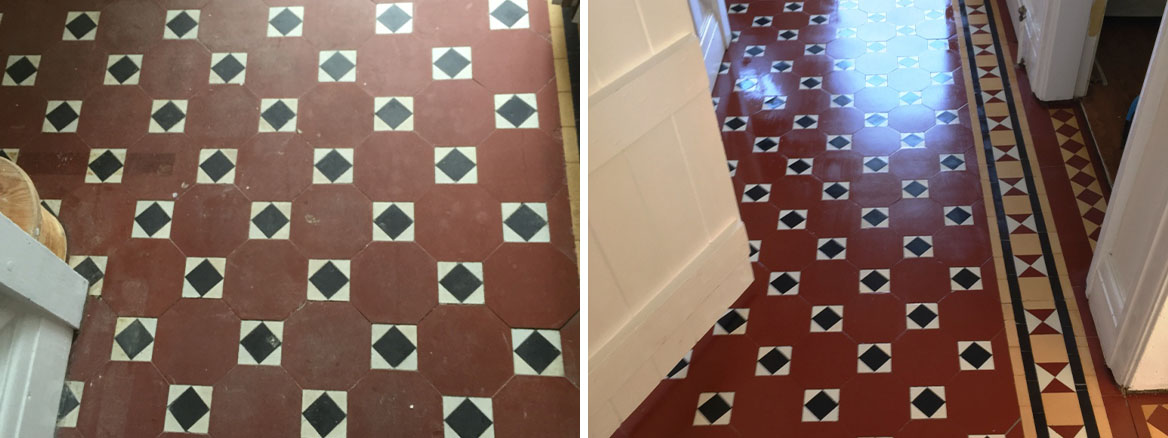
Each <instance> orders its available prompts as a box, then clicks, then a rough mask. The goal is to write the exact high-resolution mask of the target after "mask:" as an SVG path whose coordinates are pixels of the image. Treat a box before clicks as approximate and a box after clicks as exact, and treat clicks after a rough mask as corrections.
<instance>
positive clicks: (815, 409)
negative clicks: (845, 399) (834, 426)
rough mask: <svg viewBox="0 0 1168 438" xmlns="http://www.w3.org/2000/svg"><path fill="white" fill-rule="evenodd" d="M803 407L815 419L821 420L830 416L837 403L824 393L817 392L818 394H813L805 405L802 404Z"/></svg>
mask: <svg viewBox="0 0 1168 438" xmlns="http://www.w3.org/2000/svg"><path fill="white" fill-rule="evenodd" d="M803 406H805V407H806V408H807V410H808V411H810V412H811V414H812V415H814V416H815V418H818V419H820V420H822V419H824V418H827V416H828V415H830V414H831V412H832V411H834V410H835V408H836V407H838V406H839V403H837V402H836V401H835V400H834V399H832V398H831V396H830V395H827V393H826V392H823V391H819V393H818V394H815V396H814V397H811V399H810V400H807V403H804V404H803Z"/></svg>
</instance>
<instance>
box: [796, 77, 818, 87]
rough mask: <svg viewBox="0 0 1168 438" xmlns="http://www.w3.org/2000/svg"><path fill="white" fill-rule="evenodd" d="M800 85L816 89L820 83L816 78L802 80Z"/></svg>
mask: <svg viewBox="0 0 1168 438" xmlns="http://www.w3.org/2000/svg"><path fill="white" fill-rule="evenodd" d="M800 83H801V84H803V86H804V87H807V88H815V87H818V86H819V84H820V83H821V82H819V79H816V78H804V79H803V82H800Z"/></svg>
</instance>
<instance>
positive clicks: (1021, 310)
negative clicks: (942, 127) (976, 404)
mask: <svg viewBox="0 0 1168 438" xmlns="http://www.w3.org/2000/svg"><path fill="white" fill-rule="evenodd" d="M955 6H957V10H958V11H960V17H959V18H960V20H961V21H960V24H962V25H961V26H958V27H959V28H961V29H962V32H959V34H958V42H959V44H960V45H961V48H962V50H961V55H962V58H963V60H964V61H965V62H964V65H965V66H966V67H967V68H968V70H967V73H968V74H969V77H967V78H966V83H965V84H966V88H967V93H968V97H969V102H970V103H971V104H972V105H971V107H973V106H975V107H977V108H979V109H981V111H979V112H978V114H976V115H974V114H971V116H975V117H972V118H973V122H974V124H975V126H976V127H977V129H975V130H974V140H975V142H981V144H982V148H979V149H978V157H979V159H981V160H983V161H984V162H985V163H986V172H985V173H983V174H982V188H983V191H984V192H985V195H986V196H985V197H986V199H987V200H992V202H993V209H992V210H990V209H988V208H987V210H988V211H987V214H988V216H989V217H988V219H989V223H991V224H993V223H996V224H998V227H997V228H996V229H993V228H991V237H994V238H993V239H992V240H993V242H994V255H995V268H996V269H997V272H999V273H1002V275H1000V276H999V279H998V282H999V291H1000V293H1001V298H1002V304H1003V311H1004V315H1005V323H1006V326H1007V327H1010V326H1011V325H1012V326H1014V327H1016V330H1007V337H1008V339H1009V343H1010V347H1011V352H1010V355H1011V360H1012V361H1013V363H1016V364H1018V366H1017V367H1016V368H1015V386H1016V389H1017V391H1018V402H1019V405H1020V406H1021V407H1022V409H1023V412H1027V411H1029V412H1030V413H1031V414H1032V415H1029V416H1027V415H1023V418H1022V425H1023V432H1024V435H1025V436H1027V437H1030V436H1039V437H1048V436H1066V437H1078V436H1086V437H1091V438H1094V437H1101V436H1110V435H1111V433H1110V426H1109V424H1108V423H1107V415H1106V411H1105V410H1104V408H1103V402H1102V398H1101V396H1100V393H1099V388H1098V381H1097V379H1096V377H1095V371H1094V366H1093V364H1092V363H1091V358H1090V357H1091V356H1090V354H1089V352H1088V351H1087V342H1086V341H1085V340H1079V339H1077V338H1076V336H1077V335H1076V334H1081V333H1084V331H1083V325H1082V319H1081V317H1080V315H1079V309H1078V304H1077V302H1076V300H1075V298H1074V295H1073V293H1071V290H1072V289H1071V287H1070V281H1069V278H1068V277H1067V276H1066V274H1065V272H1067V269H1066V264H1065V262H1064V260H1063V258H1062V257H1063V256H1062V250H1061V247H1060V245H1059V241H1058V235H1057V233H1056V231H1055V230H1056V229H1055V226H1054V222H1053V216H1051V213H1050V212H1051V208H1050V205H1049V203H1048V201H1047V199H1046V198H1045V193H1046V190H1045V188H1044V187H1043V181H1042V178H1041V173H1040V170H1039V167H1038V163H1037V162H1036V161H1031V158H1030V157H1037V155H1036V153H1035V150H1034V146H1033V139H1032V137H1031V134H1030V128H1029V124H1028V123H1027V120H1026V115H1025V111H1024V110H1023V109H1022V108H1021V104H1020V100H1021V96H1020V95H1019V94H1018V90H1019V88H1018V84H1017V82H1016V78H1015V77H1014V75H1012V74H1010V69H1011V68H1012V65H1013V64H1012V63H1010V62H1007V60H1008V59H1012V57H1011V56H1010V53H1009V47H1007V46H1006V45H1004V44H1002V41H1003V40H1004V39H1005V34H1004V32H1003V29H1001V27H1002V26H1001V24H1000V23H1002V22H1003V21H1002V18H1001V16H1000V15H998V12H997V11H996V10H995V4H994V3H993V2H992V1H991V2H986V1H985V0H968V1H967V0H955ZM991 17H992V18H991ZM1066 131H1067V130H1064V132H1066ZM1075 131H1076V133H1077V131H1078V129H1075ZM1071 136H1073V134H1072V135H1071ZM1068 137H1070V136H1068ZM1079 139H1080V144H1083V143H1082V141H1081V139H1082V137H1081V135H1080V136H1079ZM1060 140H1061V137H1060ZM1060 143H1062V142H1060ZM1078 149H1080V150H1083V151H1084V153H1086V151H1085V148H1082V147H1080V148H1078ZM1064 156H1065V155H1064ZM1073 156H1074V155H1072V157H1073ZM1035 160H1037V158H1035ZM1079 161H1080V160H1075V162H1076V163H1077V164H1078V163H1079ZM1087 166H1089V162H1088V163H1087ZM1079 168H1081V167H1079ZM1077 169H1078V168H1077ZM1091 175H1092V176H1093V175H1094V174H1093V172H1092V174H1091ZM1088 184H1089V182H1088ZM1095 184H1096V187H1098V181H1097V180H1096V181H1095ZM1003 187H1010V189H1009V190H1008V191H1007V190H1003ZM1014 188H1023V190H1016V189H1014ZM1076 194H1078V192H1076ZM1089 199H1090V198H1089ZM1089 205H1094V203H1091V204H1089ZM1081 210H1082V207H1081ZM1086 211H1089V210H1086ZM1098 216H1099V222H1100V223H1101V222H1102V215H1101V214H1100V215H1098ZM1096 228H1098V227H1096ZM1068 296H1069V297H1070V298H1069V299H1067V297H1068ZM1084 358H1085V359H1084Z"/></svg>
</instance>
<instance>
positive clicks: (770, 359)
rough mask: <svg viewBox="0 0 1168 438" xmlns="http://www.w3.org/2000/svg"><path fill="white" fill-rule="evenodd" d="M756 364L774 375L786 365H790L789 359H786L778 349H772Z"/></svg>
mask: <svg viewBox="0 0 1168 438" xmlns="http://www.w3.org/2000/svg"><path fill="white" fill-rule="evenodd" d="M758 363H759V365H762V367H763V368H765V369H766V370H767V372H769V373H771V374H774V373H777V372H779V370H781V369H783V367H784V366H787V364H788V363H791V358H789V357H787V355H785V354H783V352H781V351H779V349H778V348H772V349H771V351H769V352H767V354H764V355H762V357H761V358H759V359H758Z"/></svg>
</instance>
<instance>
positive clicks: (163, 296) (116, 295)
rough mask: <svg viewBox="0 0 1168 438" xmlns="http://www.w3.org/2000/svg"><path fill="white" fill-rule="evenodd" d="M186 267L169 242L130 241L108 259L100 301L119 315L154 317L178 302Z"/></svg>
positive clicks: (181, 256) (180, 254)
mask: <svg viewBox="0 0 1168 438" xmlns="http://www.w3.org/2000/svg"><path fill="white" fill-rule="evenodd" d="M131 220H133V218H131V217H127V218H126V221H127V222H129V221H131ZM185 266H186V259H185V258H184V257H183V255H182V253H181V252H179V250H178V248H176V247H175V246H174V243H171V241H169V240H165V239H130V240H128V241H126V242H125V243H123V244H121V245H120V246H118V248H117V249H116V250H114V252H113V253H111V254H110V256H109V260H108V265H107V266H106V271H105V280H104V282H105V283H104V286H103V288H102V299H103V300H105V301H106V302H107V303H109V305H110V308H111V309H113V311H114V312H115V313H117V314H118V315H122V316H151V317H157V316H159V315H161V314H162V313H163V312H165V311H166V309H169V308H170V307H171V306H172V305H173V304H174V303H176V302H177V301H178V300H179V296H180V295H181V294H182V281H183V275H185V274H186V273H185V272H183V269H184V267H185Z"/></svg>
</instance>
